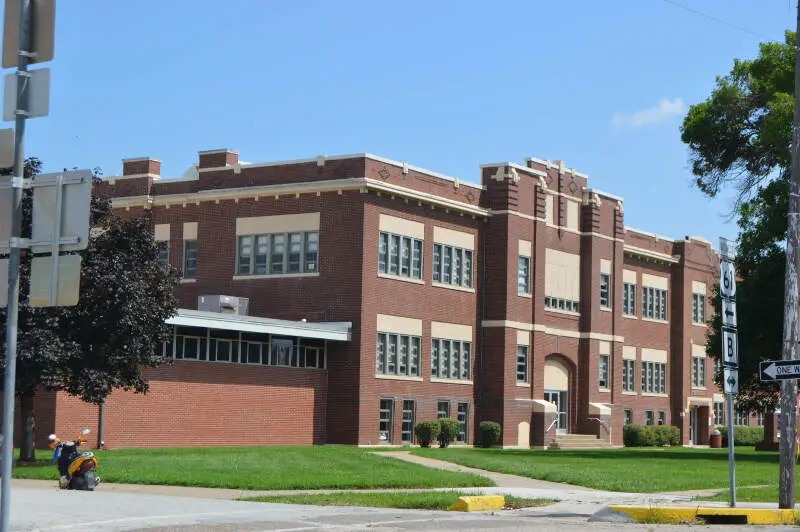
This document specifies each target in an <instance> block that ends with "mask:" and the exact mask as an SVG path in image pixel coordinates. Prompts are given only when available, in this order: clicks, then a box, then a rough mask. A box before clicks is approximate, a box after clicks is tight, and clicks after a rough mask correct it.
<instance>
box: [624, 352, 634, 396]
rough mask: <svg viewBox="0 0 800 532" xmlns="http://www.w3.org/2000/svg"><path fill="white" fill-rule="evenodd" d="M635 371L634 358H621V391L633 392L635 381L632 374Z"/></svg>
mask: <svg viewBox="0 0 800 532" xmlns="http://www.w3.org/2000/svg"><path fill="white" fill-rule="evenodd" d="M635 371H636V361H635V360H623V361H622V391H623V392H635V391H636V381H635V377H634V375H636V373H635Z"/></svg>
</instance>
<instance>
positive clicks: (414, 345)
mask: <svg viewBox="0 0 800 532" xmlns="http://www.w3.org/2000/svg"><path fill="white" fill-rule="evenodd" d="M421 341H422V340H421V339H420V338H419V337H417V336H414V337H412V338H411V355H410V357H411V360H410V362H409V366H410V368H409V375H411V376H412V377H419V347H420V342H421Z"/></svg>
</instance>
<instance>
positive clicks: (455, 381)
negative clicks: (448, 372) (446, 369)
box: [431, 377, 472, 386]
mask: <svg viewBox="0 0 800 532" xmlns="http://www.w3.org/2000/svg"><path fill="white" fill-rule="evenodd" d="M431 382H439V383H443V384H467V385H470V386H471V385H472V381H471V380H468V381H467V380H461V379H440V378H438V377H431Z"/></svg>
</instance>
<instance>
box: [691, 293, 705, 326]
mask: <svg viewBox="0 0 800 532" xmlns="http://www.w3.org/2000/svg"><path fill="white" fill-rule="evenodd" d="M706 306H707V301H706V295H705V294H701V293H697V292H692V325H706Z"/></svg>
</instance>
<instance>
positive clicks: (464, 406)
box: [456, 403, 469, 443]
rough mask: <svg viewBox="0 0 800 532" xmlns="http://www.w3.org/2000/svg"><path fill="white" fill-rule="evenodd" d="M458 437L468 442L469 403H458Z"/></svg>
mask: <svg viewBox="0 0 800 532" xmlns="http://www.w3.org/2000/svg"><path fill="white" fill-rule="evenodd" d="M457 415H458V417H457V419H458V438H457V439H456V441H460V442H462V443H467V427H468V426H469V403H458V414H457Z"/></svg>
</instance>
